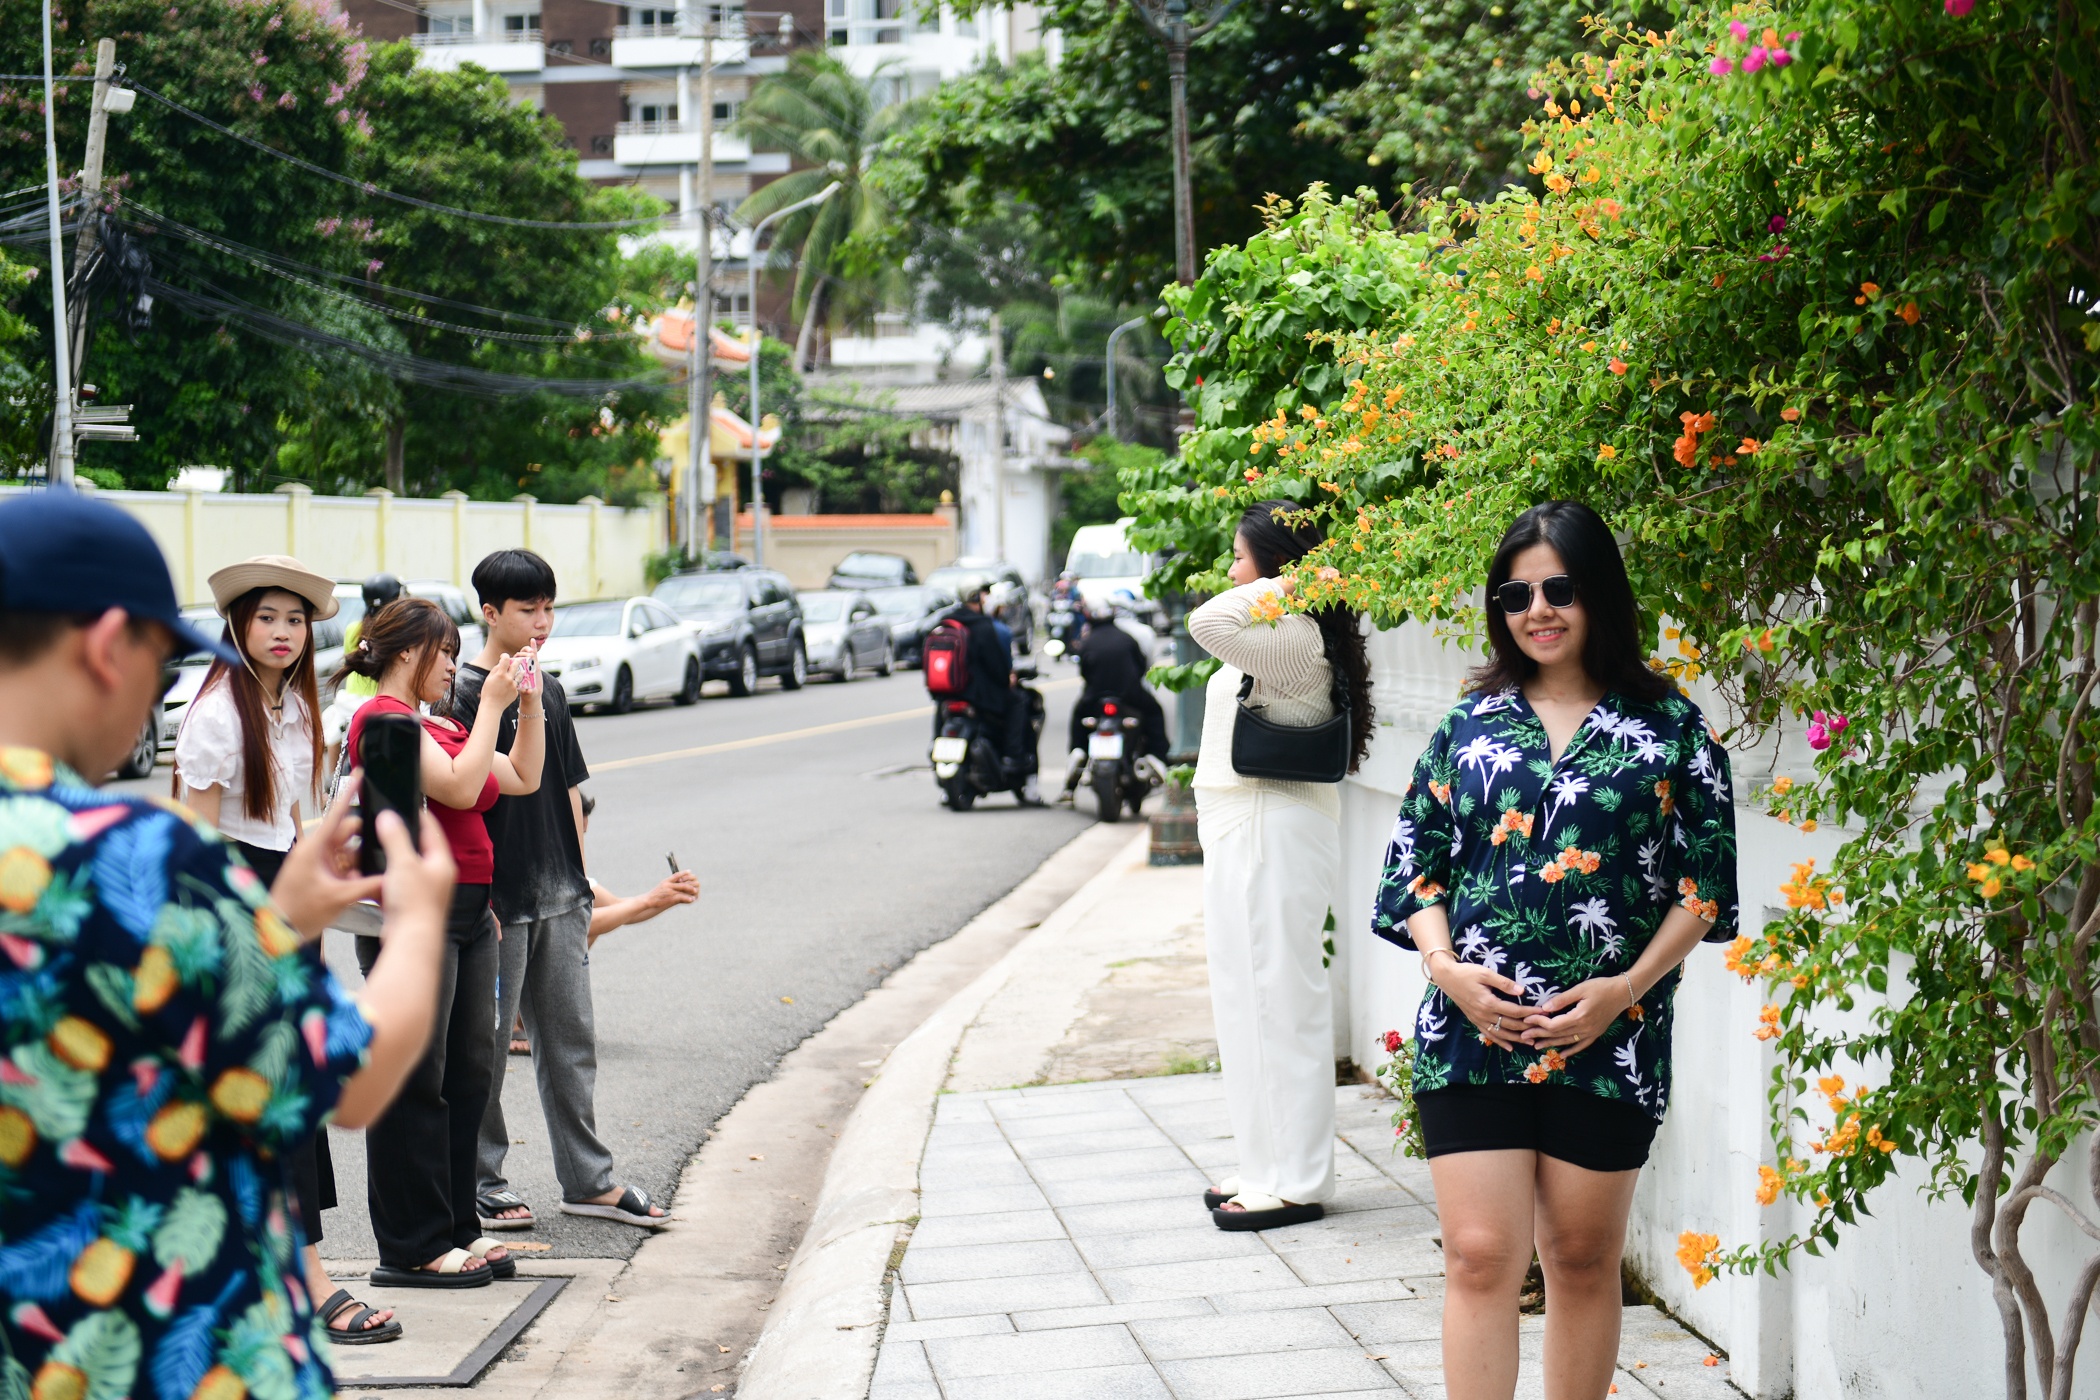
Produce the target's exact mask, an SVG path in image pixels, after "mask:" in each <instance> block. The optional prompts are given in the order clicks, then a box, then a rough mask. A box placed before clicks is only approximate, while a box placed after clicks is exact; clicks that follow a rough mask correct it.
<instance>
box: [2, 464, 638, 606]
mask: <svg viewBox="0 0 2100 1400" xmlns="http://www.w3.org/2000/svg"><path fill="white" fill-rule="evenodd" d="M20 489H22V488H8V489H5V490H0V497H4V496H5V495H9V494H13V492H14V491H15V490H20ZM94 494H95V495H96V496H97V497H98V498H99V499H101V500H105V501H109V502H111V503H112V504H114V505H117V506H121V507H122V508H123V509H124V510H126V511H128V512H130V513H131V514H132V515H134V516H136V517H137V518H138V519H139V520H140V521H141V522H142V523H143V524H144V525H145V527H146V529H147V530H148V531H150V532H151V533H152V535H153V538H154V539H155V541H157V542H158V543H159V545H160V548H161V553H163V554H164V555H166V556H167V560H168V571H169V572H170V573H171V574H173V575H174V578H175V593H176V596H177V597H179V598H180V599H182V600H183V601H184V602H188V603H208V602H210V601H211V589H210V588H209V586H207V584H206V582H205V580H207V579H209V578H210V577H211V575H212V574H213V573H214V572H215V571H217V570H218V569H220V568H223V567H224V566H226V565H228V564H231V563H234V562H236V561H237V560H241V559H247V558H251V557H252V556H254V555H257V554H289V555H291V556H293V557H294V558H296V559H298V560H299V561H300V562H301V563H303V564H305V565H306V566H307V567H308V568H310V569H312V570H314V571H315V572H316V573H321V574H326V575H328V576H330V577H332V578H343V579H361V578H365V577H367V576H369V575H371V574H375V573H380V572H388V573H394V574H399V575H400V576H401V577H402V578H405V579H418V578H420V579H443V580H446V581H448V582H451V583H455V584H458V585H459V586H461V587H463V588H464V587H466V586H467V581H468V577H469V575H471V574H472V573H473V570H474V565H475V564H476V563H478V562H479V561H480V559H481V557H482V556H483V555H485V554H488V553H490V552H491V551H493V550H498V549H518V548H523V549H531V550H535V551H537V552H538V553H540V554H542V555H544V556H545V557H546V559H547V562H548V563H550V564H552V565H553V566H554V574H555V577H556V579H557V580H559V581H560V584H561V594H562V598H563V600H564V601H566V600H569V599H575V598H609V597H620V596H624V595H626V594H631V593H642V592H646V591H647V590H646V588H645V586H644V574H643V557H644V556H645V555H647V554H648V553H650V552H651V551H653V550H658V549H661V548H663V547H664V545H663V541H664V537H665V535H664V516H663V509H662V507H660V506H652V507H650V508H648V509H646V510H621V509H615V508H614V507H611V506H607V505H604V504H602V503H601V502H599V501H596V500H594V499H591V498H588V497H586V498H585V500H584V501H583V502H582V503H580V504H577V505H573V506H550V505H541V504H539V503H538V502H537V501H535V500H534V499H533V498H532V497H530V496H519V497H516V498H514V499H512V500H508V501H472V500H468V499H467V497H466V496H465V494H464V493H462V492H458V491H448V492H446V493H445V494H444V495H443V496H440V497H438V498H436V499H435V500H418V499H411V498H409V497H405V496H395V495H393V494H392V493H391V492H389V491H386V490H384V489H375V490H373V491H370V492H367V493H366V494H365V495H362V496H316V495H315V494H314V493H313V492H312V491H310V490H308V489H307V488H306V487H304V486H300V485H298V484H296V483H294V484H290V485H286V486H280V487H279V488H277V490H276V491H274V492H271V493H269V494H266V495H244V494H221V493H218V492H212V491H99V492H95V493H94Z"/></svg>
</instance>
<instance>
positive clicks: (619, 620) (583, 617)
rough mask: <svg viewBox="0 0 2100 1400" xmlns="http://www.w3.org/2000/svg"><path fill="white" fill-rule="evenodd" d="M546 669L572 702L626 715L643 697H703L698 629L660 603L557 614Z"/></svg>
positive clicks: (688, 700)
mask: <svg viewBox="0 0 2100 1400" xmlns="http://www.w3.org/2000/svg"><path fill="white" fill-rule="evenodd" d="M540 668H541V669H542V670H544V671H545V672H546V673H547V674H548V675H550V676H554V677H556V678H557V679H559V680H560V681H561V684H562V689H563V690H564V691H566V692H567V693H568V696H569V703H570V704H571V705H574V706H576V707H578V708H582V707H584V706H587V705H588V706H595V707H596V708H598V709H601V710H610V711H611V712H612V713H614V714H616V715H624V714H626V713H627V712H628V711H629V710H631V709H633V708H634V702H635V701H637V700H674V701H676V702H677V703H679V704H681V705H690V704H693V703H694V702H696V701H698V700H699V698H700V651H699V648H698V646H697V645H696V644H695V643H694V641H693V633H692V629H690V628H689V627H687V626H686V625H685V624H684V623H683V622H680V621H679V620H678V615H677V614H676V613H674V612H672V611H671V610H670V609H669V608H667V607H665V606H664V605H663V604H662V603H659V602H657V601H656V600H655V599H654V598H627V599H618V598H615V599H611V600H609V601H607V602H602V603H570V604H567V605H566V606H563V607H559V608H556V609H555V610H554V631H553V632H552V633H551V634H549V636H548V638H547V640H546V642H545V643H543V644H542V645H541V647H540Z"/></svg>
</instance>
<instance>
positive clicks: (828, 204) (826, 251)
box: [736, 50, 911, 365]
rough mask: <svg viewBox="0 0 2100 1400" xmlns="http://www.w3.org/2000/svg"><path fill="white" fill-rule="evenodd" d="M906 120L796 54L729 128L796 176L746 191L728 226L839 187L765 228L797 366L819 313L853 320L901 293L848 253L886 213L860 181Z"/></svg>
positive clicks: (811, 55) (876, 230)
mask: <svg viewBox="0 0 2100 1400" xmlns="http://www.w3.org/2000/svg"><path fill="white" fill-rule="evenodd" d="M910 110H911V109H910V108H909V107H904V106H892V107H880V108H879V107H877V106H876V103H875V98H874V94H873V93H872V92H871V91H870V90H869V87H868V84H867V83H865V82H863V81H862V80H861V79H860V78H858V77H856V76H855V75H854V73H853V70H852V69H850V68H848V67H847V66H846V65H845V64H844V63H843V62H842V61H840V60H839V59H837V58H834V57H833V56H832V55H831V54H829V53H825V52H823V51H821V50H817V51H808V50H805V51H803V52H800V53H796V54H793V55H791V56H790V57H789V58H788V66H787V70H786V71H785V72H782V73H779V74H776V75H775V76H773V77H770V78H767V79H764V80H763V81H761V82H760V83H759V84H758V86H757V87H755V88H753V89H752V92H751V96H750V98H749V99H748V100H747V101H746V102H745V103H744V106H743V110H742V112H741V113H740V114H739V116H738V118H737V130H738V131H739V132H741V133H742V134H743V135H745V136H747V137H749V138H750V139H751V142H752V144H753V147H754V149H758V150H771V151H784V152H786V153H787V154H788V155H790V156H792V157H794V159H795V163H796V164H797V165H798V166H805V167H806V168H804V169H798V170H794V171H791V172H790V173H788V174H786V175H783V176H782V177H780V178H779V179H777V180H774V181H772V182H770V183H768V184H766V185H763V186H761V187H760V188H759V189H757V190H756V191H754V192H753V193H752V194H751V196H750V197H749V198H747V199H746V200H745V201H744V202H743V203H742V204H740V205H738V206H737V211H736V216H737V218H739V219H741V220H743V221H744V222H746V223H756V222H757V221H758V220H760V219H762V218H764V217H766V215H768V214H771V213H773V212H775V211H776V210H780V209H785V208H787V207H788V206H789V205H791V204H794V203H795V202H797V201H798V200H803V199H807V198H809V197H810V196H811V195H814V194H817V193H819V192H820V191H822V190H823V189H824V187H825V186H826V185H829V184H832V183H834V182H836V183H837V184H838V186H839V190H838V193H836V194H834V195H832V196H831V198H829V199H827V200H825V201H824V202H823V203H822V204H820V205H818V206H816V207H815V208H813V209H805V210H803V211H802V212H800V213H797V214H790V215H789V216H788V217H787V218H785V219H783V220H782V221H781V222H780V223H779V224H777V225H775V234H774V239H773V244H772V253H773V255H772V265H773V267H774V268H775V270H776V271H784V270H786V269H787V268H788V267H789V266H793V268H794V270H795V292H794V301H793V308H794V314H795V316H796V317H797V318H798V319H799V320H800V322H801V330H800V332H799V333H798V334H797V336H796V338H795V363H796V364H798V365H806V364H808V363H809V354H810V344H811V340H812V337H813V335H814V333H815V328H816V326H817V324H818V323H819V322H820V321H821V320H823V319H824V318H825V316H826V314H827V309H828V311H829V313H833V314H836V315H840V316H844V317H846V318H848V319H858V318H862V317H865V316H866V315H868V314H869V313H871V312H873V311H875V310H877V309H879V308H881V307H882V306H884V305H886V304H888V303H889V302H892V301H894V300H895V299H896V298H897V297H898V296H899V295H901V293H902V290H903V289H902V288H901V286H900V285H899V284H898V283H897V280H896V278H895V276H894V275H893V271H892V269H891V268H889V267H885V266H884V265H882V264H880V263H871V262H869V261H867V260H865V259H863V260H858V261H857V260H855V259H854V258H853V257H852V256H851V253H850V251H849V246H848V245H849V244H850V243H851V242H852V241H853V240H855V239H860V240H862V241H869V240H873V239H875V238H877V237H878V236H879V235H880V232H881V229H882V226H883V223H884V221H885V219H886V218H887V203H886V201H885V199H884V197H883V194H882V192H881V191H880V190H879V189H878V188H876V187H875V186H874V185H872V184H870V183H869V182H868V181H866V180H865V179H864V178H863V177H864V175H865V174H866V171H867V167H868V163H869V161H870V160H871V159H872V157H873V154H874V151H875V149H876V147H878V146H879V145H880V144H881V142H882V141H883V139H884V137H885V136H886V135H887V134H888V133H889V132H890V131H891V130H892V129H893V128H894V127H895V126H896V125H897V124H898V123H899V122H900V121H901V120H903V119H905V118H906V117H907V116H908V115H909V112H910Z"/></svg>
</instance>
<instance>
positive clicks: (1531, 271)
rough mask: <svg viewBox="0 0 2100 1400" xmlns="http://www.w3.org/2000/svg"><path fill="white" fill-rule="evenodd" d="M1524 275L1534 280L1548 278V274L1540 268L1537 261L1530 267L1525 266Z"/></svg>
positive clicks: (1540, 280) (1538, 280)
mask: <svg viewBox="0 0 2100 1400" xmlns="http://www.w3.org/2000/svg"><path fill="white" fill-rule="evenodd" d="M1524 275H1525V276H1526V277H1529V278H1530V279H1531V280H1532V281H1534V282H1543V281H1545V280H1546V274H1545V273H1543V272H1541V271H1540V270H1539V265H1538V264H1537V263H1533V264H1532V265H1531V266H1530V267H1527V268H1525V269H1524Z"/></svg>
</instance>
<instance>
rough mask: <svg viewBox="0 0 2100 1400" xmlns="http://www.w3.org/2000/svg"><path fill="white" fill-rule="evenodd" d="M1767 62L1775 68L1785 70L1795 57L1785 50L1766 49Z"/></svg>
mask: <svg viewBox="0 0 2100 1400" xmlns="http://www.w3.org/2000/svg"><path fill="white" fill-rule="evenodd" d="M1765 61H1766V62H1767V63H1769V64H1771V65H1772V66H1773V67H1774V68H1784V67H1786V66H1787V65H1788V64H1789V63H1792V62H1793V61H1794V56H1793V55H1792V54H1790V53H1788V52H1787V51H1786V50H1785V49H1766V50H1765Z"/></svg>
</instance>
